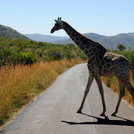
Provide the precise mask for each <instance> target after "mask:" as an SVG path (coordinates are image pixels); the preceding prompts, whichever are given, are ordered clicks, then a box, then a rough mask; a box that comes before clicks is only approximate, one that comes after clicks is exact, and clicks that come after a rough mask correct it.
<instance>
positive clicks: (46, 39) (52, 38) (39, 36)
mask: <svg viewBox="0 0 134 134" xmlns="http://www.w3.org/2000/svg"><path fill="white" fill-rule="evenodd" d="M25 36H26V37H28V38H29V39H32V40H34V41H42V42H48V43H50V42H55V41H60V40H65V39H68V38H67V37H60V36H50V35H43V34H25Z"/></svg>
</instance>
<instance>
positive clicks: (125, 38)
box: [25, 33, 134, 49]
mask: <svg viewBox="0 0 134 134" xmlns="http://www.w3.org/2000/svg"><path fill="white" fill-rule="evenodd" d="M84 35H85V36H86V37H88V38H90V39H92V40H94V41H97V42H99V43H101V44H102V45H103V46H104V47H106V48H109V49H116V47H117V44H123V45H125V46H126V47H127V48H131V49H134V33H128V34H127V33H122V34H118V35H114V36H104V35H100V34H96V33H86V34H84ZM25 36H27V37H28V38H30V39H32V40H35V41H43V42H50V43H55V44H70V43H73V44H74V42H73V41H72V40H71V39H70V38H69V37H58V36H50V35H42V34H25Z"/></svg>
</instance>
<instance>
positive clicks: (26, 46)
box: [0, 37, 87, 66]
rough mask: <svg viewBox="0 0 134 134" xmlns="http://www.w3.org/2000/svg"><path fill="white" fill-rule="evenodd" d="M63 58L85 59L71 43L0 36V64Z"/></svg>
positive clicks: (28, 62)
mask: <svg viewBox="0 0 134 134" xmlns="http://www.w3.org/2000/svg"><path fill="white" fill-rule="evenodd" d="M64 58H66V59H72V58H80V59H82V60H85V59H87V57H86V56H85V54H84V53H83V52H82V51H81V50H80V49H79V48H78V47H77V46H75V45H73V44H68V45H59V44H51V43H45V42H36V41H33V40H25V39H9V38H3V37H0V66H4V65H17V64H24V65H28V64H33V63H35V62H40V61H54V60H61V59H64Z"/></svg>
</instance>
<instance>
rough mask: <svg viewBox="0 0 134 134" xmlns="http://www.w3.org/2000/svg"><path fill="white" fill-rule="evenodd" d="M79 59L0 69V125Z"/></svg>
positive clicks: (78, 61)
mask: <svg viewBox="0 0 134 134" xmlns="http://www.w3.org/2000/svg"><path fill="white" fill-rule="evenodd" d="M80 62H81V61H80V60H79V59H72V60H66V59H64V60H61V61H52V62H44V63H36V64H33V65H32V66H20V65H18V66H16V67H15V68H14V67H8V66H7V67H2V68H1V69H0V125H2V124H4V123H5V122H6V121H7V120H9V119H10V118H11V117H13V115H14V114H15V113H16V112H17V111H18V109H20V108H21V107H22V106H23V105H25V104H27V103H28V102H30V101H31V100H32V99H33V98H34V97H35V96H37V95H38V94H40V93H41V92H43V91H44V90H45V89H46V88H48V87H49V86H50V85H51V84H52V82H54V80H55V79H56V78H57V76H58V75H59V74H61V73H63V72H64V71H65V70H66V69H68V68H70V67H72V66H73V65H75V64H78V63H80Z"/></svg>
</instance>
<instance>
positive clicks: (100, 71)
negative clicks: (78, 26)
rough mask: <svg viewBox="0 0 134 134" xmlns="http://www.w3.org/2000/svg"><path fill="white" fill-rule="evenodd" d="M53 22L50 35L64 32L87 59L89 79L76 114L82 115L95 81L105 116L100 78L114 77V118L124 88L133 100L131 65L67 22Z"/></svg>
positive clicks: (59, 20) (122, 57) (102, 114)
mask: <svg viewBox="0 0 134 134" xmlns="http://www.w3.org/2000/svg"><path fill="white" fill-rule="evenodd" d="M55 22H56V23H55V25H54V27H53V28H52V29H51V33H54V32H55V31H58V30H60V29H63V30H65V32H66V33H67V34H68V35H69V36H70V38H71V39H72V40H73V41H74V42H75V43H76V45H77V46H78V47H79V48H80V49H81V50H82V51H83V52H84V53H85V54H86V55H87V57H88V63H87V66H88V70H89V78H88V83H87V86H86V89H85V91H84V96H83V99H82V102H81V105H80V107H79V109H78V111H77V113H82V109H83V106H84V102H85V99H86V97H87V94H88V92H89V90H90V87H91V84H92V82H93V80H94V79H95V80H96V82H97V85H98V88H99V92H100V95H101V100H102V107H103V111H102V113H101V114H100V116H105V112H106V105H105V99H104V91H103V85H102V81H101V78H100V77H101V76H104V77H112V76H116V77H117V79H118V82H119V98H118V102H117V105H116V108H115V111H114V112H113V113H112V114H111V115H112V116H116V114H117V112H118V109H119V105H120V102H121V99H122V97H123V95H124V93H125V87H126V88H127V89H128V91H129V92H130V94H131V96H132V98H133V100H134V88H133V86H132V85H131V83H130V72H129V70H130V69H131V71H132V74H133V80H134V73H133V68H132V66H131V64H130V63H129V61H128V60H127V59H126V58H125V57H124V56H121V55H117V54H114V53H112V52H109V51H108V50H107V49H106V48H104V47H103V46H102V45H101V44H100V43H98V42H95V41H93V40H91V39H89V38H87V37H85V36H83V35H82V34H80V33H79V32H77V31H76V30H75V29H74V28H72V27H71V26H70V25H69V24H68V23H67V22H65V21H63V20H61V18H59V17H58V20H55Z"/></svg>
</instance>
